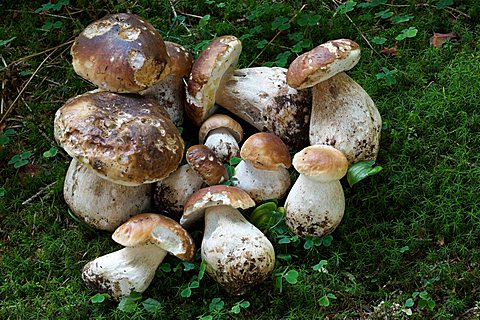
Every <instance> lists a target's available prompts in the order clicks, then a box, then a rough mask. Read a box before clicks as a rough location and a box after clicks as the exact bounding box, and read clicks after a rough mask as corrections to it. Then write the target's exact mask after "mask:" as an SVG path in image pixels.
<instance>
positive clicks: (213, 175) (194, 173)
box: [154, 145, 228, 218]
mask: <svg viewBox="0 0 480 320" xmlns="http://www.w3.org/2000/svg"><path fill="white" fill-rule="evenodd" d="M185 157H186V159H187V164H184V165H182V166H180V167H179V168H178V169H177V170H176V171H175V172H174V173H172V174H171V175H170V176H168V177H167V178H165V179H164V180H162V181H160V182H158V183H157V184H156V186H155V191H154V201H155V204H156V206H157V207H159V208H162V209H167V210H168V211H170V212H171V213H172V214H173V216H174V217H175V218H176V214H177V213H180V212H182V211H183V205H184V203H185V201H186V200H187V198H188V197H190V196H191V195H192V194H193V193H194V192H195V191H197V190H199V189H200V188H202V187H203V186H205V185H208V186H212V185H216V184H220V183H222V182H223V181H226V180H227V179H228V173H227V169H226V168H225V166H224V165H223V164H222V162H220V160H218V158H217V157H216V156H215V154H214V153H213V151H212V150H210V149H209V148H208V147H207V146H205V145H193V146H191V147H190V148H188V150H187V152H186V153H185Z"/></svg>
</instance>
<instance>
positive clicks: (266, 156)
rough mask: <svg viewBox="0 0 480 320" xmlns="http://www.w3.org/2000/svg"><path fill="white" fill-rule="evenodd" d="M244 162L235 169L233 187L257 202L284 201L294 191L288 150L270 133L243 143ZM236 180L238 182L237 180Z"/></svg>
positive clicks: (253, 137) (262, 133)
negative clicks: (289, 191)
mask: <svg viewBox="0 0 480 320" xmlns="http://www.w3.org/2000/svg"><path fill="white" fill-rule="evenodd" d="M240 156H241V158H242V161H240V162H239V163H238V165H237V166H236V167H235V175H234V179H232V184H233V185H234V186H236V187H238V188H240V189H242V190H244V191H246V192H247V193H248V194H249V195H250V196H251V197H252V198H253V200H255V202H257V203H258V202H262V201H265V200H270V199H281V198H283V197H284V196H285V194H286V193H287V191H288V189H289V188H290V183H291V182H290V173H289V172H288V170H287V169H288V168H290V165H291V159H290V153H289V152H288V147H287V146H286V145H285V143H283V141H282V140H281V139H280V138H279V137H277V136H276V135H274V134H273V133H269V132H258V133H255V134H253V135H251V136H250V137H249V138H248V139H247V140H245V142H244V143H243V146H242V149H241V151H240ZM235 178H236V179H235Z"/></svg>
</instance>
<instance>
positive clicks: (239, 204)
mask: <svg viewBox="0 0 480 320" xmlns="http://www.w3.org/2000/svg"><path fill="white" fill-rule="evenodd" d="M214 206H231V207H233V208H236V209H238V208H240V209H247V208H250V207H253V206H255V201H253V199H252V198H251V197H250V196H249V195H248V193H246V192H245V191H243V190H242V189H239V188H236V187H231V186H226V185H216V186H211V187H207V188H203V189H200V190H198V191H196V192H195V193H194V194H192V195H191V196H190V197H189V198H188V199H187V201H186V202H185V204H184V206H183V208H184V211H183V216H182V218H181V219H180V224H181V225H182V226H188V225H190V224H191V223H193V222H195V221H197V220H199V219H201V218H203V216H204V214H205V209H207V208H209V207H214Z"/></svg>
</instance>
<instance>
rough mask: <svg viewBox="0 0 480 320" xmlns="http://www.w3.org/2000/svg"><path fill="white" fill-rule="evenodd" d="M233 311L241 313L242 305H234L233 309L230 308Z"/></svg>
mask: <svg viewBox="0 0 480 320" xmlns="http://www.w3.org/2000/svg"><path fill="white" fill-rule="evenodd" d="M230 312H231V313H235V314H239V313H240V306H239V305H238V304H236V305H234V306H233V307H232V309H230Z"/></svg>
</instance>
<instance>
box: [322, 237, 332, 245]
mask: <svg viewBox="0 0 480 320" xmlns="http://www.w3.org/2000/svg"><path fill="white" fill-rule="evenodd" d="M332 241H333V236H332V235H330V234H329V235H327V236H325V237H323V238H322V244H323V246H324V247H330V245H331V244H332Z"/></svg>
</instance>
